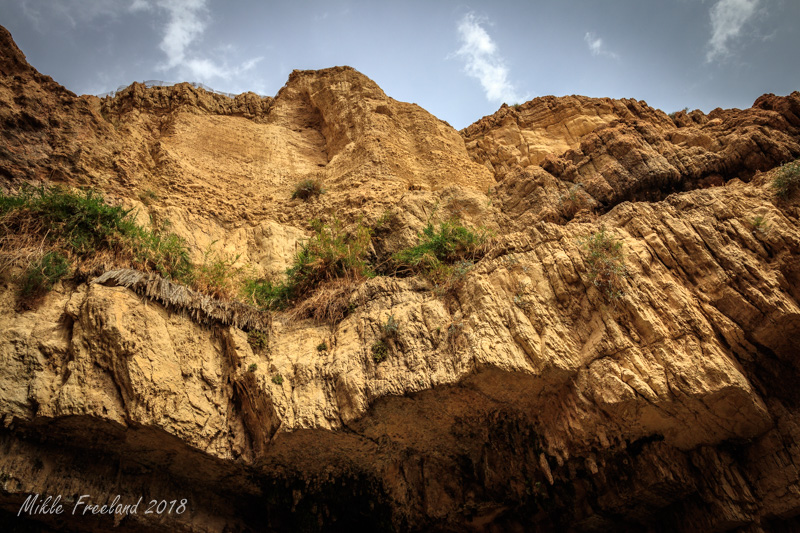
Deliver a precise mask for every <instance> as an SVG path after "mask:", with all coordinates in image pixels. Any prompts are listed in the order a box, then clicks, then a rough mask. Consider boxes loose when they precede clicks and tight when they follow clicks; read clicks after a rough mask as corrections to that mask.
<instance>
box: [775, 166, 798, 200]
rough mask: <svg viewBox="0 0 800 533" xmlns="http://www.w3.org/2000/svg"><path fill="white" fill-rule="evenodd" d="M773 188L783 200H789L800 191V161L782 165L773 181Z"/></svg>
mask: <svg viewBox="0 0 800 533" xmlns="http://www.w3.org/2000/svg"><path fill="white" fill-rule="evenodd" d="M772 188H773V189H774V190H775V194H777V195H778V196H779V197H781V198H789V197H790V196H792V194H794V192H795V191H796V190H797V189H800V159H798V160H795V161H792V162H791V163H786V164H785V165H782V166H781V167H780V168H779V169H778V171H777V172H776V173H775V177H774V178H773V179H772Z"/></svg>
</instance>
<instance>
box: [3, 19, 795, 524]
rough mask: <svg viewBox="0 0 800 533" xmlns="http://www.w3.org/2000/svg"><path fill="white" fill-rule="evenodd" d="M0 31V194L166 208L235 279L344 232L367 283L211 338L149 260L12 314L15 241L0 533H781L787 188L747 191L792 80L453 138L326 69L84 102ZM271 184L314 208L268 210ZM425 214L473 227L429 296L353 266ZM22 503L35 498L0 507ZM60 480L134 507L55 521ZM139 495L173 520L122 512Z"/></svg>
mask: <svg viewBox="0 0 800 533" xmlns="http://www.w3.org/2000/svg"><path fill="white" fill-rule="evenodd" d="M0 41H2V48H0V50H2V52H1V53H2V58H0V76H1V77H0V122H2V124H3V142H2V145H0V187H2V188H3V189H4V190H5V191H6V192H7V193H8V194H12V192H13V191H17V190H19V188H20V187H21V186H22V184H24V183H33V184H42V183H47V184H53V183H57V184H61V185H62V186H65V187H79V186H91V187H93V188H94V189H95V190H98V191H101V192H102V193H103V195H104V197H105V198H106V200H107V201H108V202H109V203H112V204H116V205H121V206H124V207H125V208H126V209H132V210H133V211H132V212H131V213H135V216H136V221H137V222H138V223H140V224H143V225H145V226H147V225H151V224H156V222H157V221H164V220H167V219H168V220H169V221H170V222H171V226H170V229H171V231H173V232H174V233H175V234H176V235H178V236H179V237H181V238H182V239H184V240H185V242H186V243H187V246H188V249H189V252H190V255H191V259H192V260H193V261H194V262H196V263H201V262H202V261H203V260H204V258H207V257H208V254H209V251H210V250H212V249H213V250H214V251H215V252H214V253H220V254H230V257H235V258H236V261H238V262H239V263H237V264H246V265H247V268H248V269H249V270H250V271H251V274H252V276H254V277H256V278H261V277H268V278H269V277H271V278H272V279H281V276H283V273H284V272H285V271H286V269H287V268H288V267H290V266H292V265H293V264H295V263H294V261H295V257H296V254H297V251H298V250H300V249H303V243H304V242H307V240H308V239H309V238H310V237H312V236H313V235H314V231H316V230H315V229H314V228H315V227H319V226H318V225H316V224H313V223H312V221H313V220H315V219H318V220H322V221H325V222H328V223H330V224H334V220H339V221H340V222H341V224H343V225H345V226H347V227H355V226H358V225H361V226H367V227H370V228H372V229H373V230H372V237H371V242H370V244H369V255H368V258H370V261H372V263H373V266H374V268H375V271H376V273H377V274H379V275H376V276H371V275H370V276H364V277H363V278H359V279H355V280H352V281H353V283H352V284H351V285H349V286H348V288H347V290H343V291H344V292H341V294H340V296H339V297H341V298H344V301H345V308H346V311H345V312H343V313H342V315H341V316H339V317H337V320H332V321H331V320H328V321H325V320H322V321H320V320H314V319H313V318H307V317H306V315H303V314H300V313H297V312H293V310H292V309H291V308H289V309H286V310H275V309H273V310H268V311H265V310H263V309H261V310H259V312H263V313H269V319H268V320H261V319H258V320H256V319H252V320H251V321H249V322H246V324H249V325H248V326H244V325H242V324H244V322H242V323H239V322H237V320H234V319H228V318H224V317H228V316H230V315H229V313H234V314H235V313H237V312H238V311H237V309H239V308H235V307H233V306H234V304H233V303H225V302H224V301H223V302H221V303H220V302H217V301H216V300H214V302H215V303H207V302H206V300H204V299H203V298H204V297H202V296H200V295H197V294H195V293H191V294H192V295H193V296H191V298H190V299H191V300H192V301H193V302H200V303H193V304H192V305H194V307H193V308H192V309H201V311H202V312H200V311H192V310H191V309H189V308H187V307H186V306H182V305H179V303H178V304H176V299H175V298H172V297H170V296H169V295H165V294H164V293H163V291H168V292H170V291H172V292H174V291H177V290H178V289H176V288H175V287H174V284H173V282H166V281H163V280H162V281H159V279H160V278H156V277H153V276H155V274H151V277H150V278H147V279H149V280H150V281H146V280H145V278H144V277H143V276H144V274H136V273H135V272H134V273H133V274H125V275H122V274H110V275H106V276H104V277H102V278H99V279H98V277H97V274H102V273H103V272H106V271H111V270H112V268H111V267H115V268H124V267H126V266H129V265H125V264H121V265H115V264H108V265H106V266H108V268H107V269H106V268H102V269H100V270H103V272H95V271H92V270H86V271H85V272H84V273H83V274H82V275H75V276H71V277H70V276H67V277H64V278H63V279H62V280H61V281H58V282H57V283H55V284H54V285H53V287H52V290H50V291H49V292H47V294H45V295H44V296H43V297H42V298H41V301H38V302H36V303H35V305H30V306H27V307H26V306H20V305H19V304H18V302H17V300H18V295H19V291H20V288H19V286H20V277H21V273H22V272H23V270H24V267H25V264H24V259H25V256H26V254H34V253H35V251H36V250H35V246H34V245H31V248H30V249H28V248H25V249H24V250H23V252H24V253H22V252H20V253H12V252H13V250H9V248H8V247H6V248H2V246H0V248H2V250H3V251H4V253H5V256H3V257H2V258H0V259H4V260H5V261H0V264H2V265H3V266H4V267H5V268H4V270H3V273H2V281H0V358H2V365H0V414H2V421H3V427H2V429H0V442H2V445H0V449H1V450H2V454H0V473H1V474H0V509H1V511H0V513H1V514H0V521H2V522H5V523H6V524H9V525H12V526H14V527H25V528H28V529H27V530H30V531H52V530H56V531H58V530H69V531H107V530H110V529H111V528H112V527H114V528H115V530H118V531H187V532H189V531H192V532H223V531H338V530H346V529H351V530H353V529H356V530H364V529H365V528H367V527H369V528H371V529H373V530H397V531H406V530H414V531H527V530H537V531H538V530H541V531H685V532H690V531H741V532H748V533H756V532H762V531H764V532H766V531H792V530H794V529H796V528H798V527H800V523H798V519H797V516H798V514H800V476H799V475H798V467H797V466H796V465H798V464H800V395H798V392H797V387H796V383H797V382H798V379H800V359H799V357H800V224H799V223H798V220H799V219H800V203H799V202H798V196H800V195H798V194H794V195H792V194H789V195H788V197H786V198H782V197H780V196H777V195H776V194H775V191H774V188H773V185H772V184H773V180H774V179H775V176H776V175H777V174H779V173H780V172H782V169H781V168H780V167H781V165H782V164H783V163H786V162H788V161H791V160H793V159H796V158H798V157H800V93H799V92H794V93H792V94H791V95H789V96H786V97H779V96H774V95H765V96H762V97H761V98H759V99H758V100H757V101H756V102H755V104H754V105H753V107H751V108H750V109H745V110H735V109H734V110H715V111H713V112H711V113H709V114H708V115H705V114H703V113H701V112H699V111H693V112H691V113H688V114H687V113H678V114H677V115H676V116H674V117H669V116H667V115H666V114H664V113H663V112H661V111H659V110H656V109H653V108H650V107H649V106H647V104H646V103H644V102H641V101H635V100H611V99H592V98H586V97H579V96H574V97H564V98H554V97H545V98H537V99H535V100H532V101H530V102H527V103H525V104H522V105H520V106H518V107H516V106H515V107H507V106H503V107H502V108H501V109H500V110H498V112H497V113H495V114H494V115H492V116H489V117H484V118H483V119H481V120H480V121H478V122H476V123H475V124H473V125H471V126H469V127H468V128H466V129H465V130H463V131H461V132H458V131H455V130H454V129H453V128H452V127H450V126H449V125H448V124H447V123H445V122H443V121H441V120H439V119H437V118H436V117H434V116H432V115H430V114H429V113H427V112H426V111H425V110H424V109H421V108H420V107H418V106H416V105H413V104H407V103H403V102H398V101H395V100H393V99H392V98H390V97H388V96H386V95H385V94H384V93H383V91H382V90H381V89H380V88H379V87H378V86H377V85H376V84H375V83H374V82H372V81H371V80H370V79H368V78H367V77H366V76H364V75H362V74H360V73H359V72H357V71H355V70H353V69H351V68H349V67H335V68H330V69H325V70H321V71H295V72H293V73H292V75H291V76H290V77H289V80H288V81H287V83H286V85H285V86H284V87H283V88H282V89H281V90H280V91H279V92H278V94H277V95H276V96H275V97H274V98H262V97H259V96H257V95H255V94H252V93H246V94H243V95H239V96H237V97H236V98H229V97H226V96H223V95H217V94H211V93H208V92H206V91H204V90H202V89H196V88H193V87H192V86H191V85H188V84H178V85H175V86H172V87H153V88H146V87H144V86H143V85H141V84H136V83H134V84H133V85H131V86H130V87H128V88H127V89H125V90H123V91H121V92H119V93H118V94H116V95H115V96H114V97H113V98H111V97H107V98H104V99H99V98H97V97H93V96H76V95H74V94H72V93H70V92H69V91H67V90H66V89H64V88H62V87H61V86H59V85H58V84H56V83H55V82H53V80H51V79H50V78H48V77H46V76H43V75H41V74H39V73H38V72H36V71H35V70H34V69H33V68H31V67H30V66H29V65H28V64H27V63H26V61H25V58H24V56H23V55H22V53H21V52H20V51H19V50H18V49H17V47H16V45H14V43H13V41H12V40H11V37H10V35H9V34H8V32H7V31H5V30H4V29H2V28H0ZM303 180H314V181H316V182H317V183H320V184H322V187H323V188H324V194H320V195H315V196H312V197H311V198H309V199H302V198H298V197H294V196H296V195H294V194H293V192H295V191H296V187H297V184H298V183H300V182H302V181H303ZM452 217H458V220H459V221H461V223H463V224H465V226H467V227H471V228H477V227H483V228H486V230H487V231H488V232H489V233H490V234H491V235H492V238H491V241H490V242H489V243H487V244H486V246H485V248H484V249H483V250H482V252H481V254H480V255H476V256H475V261H474V264H470V265H467V266H464V267H463V268H462V269H461V270H460V271H458V273H457V275H456V277H455V278H453V279H450V280H449V281H448V282H447V283H440V282H439V281H440V280H437V278H436V277H431V276H425V275H421V274H420V273H419V272H411V273H409V272H405V273H402V272H400V273H399V272H398V271H390V270H386V269H383V270H382V269H381V265H382V264H383V263H382V261H384V260H385V261H389V259H388V258H391V257H395V256H393V255H392V254H394V253H396V252H399V251H401V250H403V249H407V248H408V247H409V246H413V245H414V244H415V243H417V242H418V234H419V233H420V232H422V231H423V229H425V228H426V226H427V225H428V224H429V223H430V222H433V223H435V224H433V225H432V226H430V227H432V228H435V227H436V224H438V223H439V221H446V220H451V219H452ZM3 220H4V225H3V226H0V227H2V228H3V229H1V230H0V231H6V232H7V233H6V235H0V244H2V242H5V241H3V239H10V230H9V228H10V227H11V226H10V225H9V224H10V223H7V220H6V219H3ZM359 227H360V226H359ZM603 235H604V236H607V239H610V240H608V241H602V240H598V239H601V238H600V237H598V236H603ZM8 242H11V241H10V240H9V241H8ZM603 242H612V243H614V244H615V245H617V244H618V248H616V250H620V251H621V253H620V255H618V256H614V255H613V253H612V252H613V250H614V249H615V248H613V246H612V247H611V248H607V249H604V250H606V252H608V253H611V254H612V257H611V258H609V257H607V256H603V257H601V258H600V259H601V260H602V261H609V262H610V263H609V264H612V263H613V261H612V260H613V259H614V257H617V260H618V263H616V264H612V266H614V267H615V268H616V267H619V268H618V269H617V270H615V271H614V272H615V273H616V274H618V275H616V277H613V279H612V278H606V277H603V276H604V275H607V274H608V271H607V270H603V268H604V267H603V266H602V265H603V264H606V263H602V261H600V260H598V258H597V257H595V256H593V255H591V254H592V253H594V252H593V250H594V251H596V250H595V249H594V248H592V243H601V244H602V243H603ZM609 250H611V251H610V252H609ZM602 251H603V249H601V252H602ZM112 263H113V261H112ZM103 264H104V265H105V263H103ZM598 265H600V266H598ZM97 268H99V267H97ZM598 269H599V270H598ZM409 274H415V275H409ZM126 275H127V276H129V278H125V276H126ZM130 276H133V277H130ZM123 278H125V279H130V280H134V279H135V283H134V281H130V282H128V283H123V282H119V280H120V279H123ZM115 280H116V281H115ZM148 283H149V284H150V285H148ZM149 286H152V287H157V288H148V287H149ZM163 287H168V289H163ZM137 288H138V290H137ZM159 291H162V292H159ZM156 293H158V294H156ZM187 294H188V293H187ZM159 295H160V296H159ZM187 298H189V297H187ZM212 298H214V296H212ZM203 302H206V303H203ZM314 302H318V300H314ZM218 308H219V309H223V311H219V312H217V311H215V310H216V309H218ZM209 309H210V310H209ZM242 309H244V308H242ZM247 309H250V308H247ZM250 312H251V311H249V310H243V311H241V313H250ZM252 312H253V313H255V311H252ZM226 313H228V314H226ZM247 316H248V317H249V316H251V315H247ZM253 316H255V315H253ZM198 317H200V319H199V318H198ZM209 317H210V318H209ZM215 317H217V318H215ZM219 317H223V318H219ZM248 320H250V319H248ZM393 323H394V325H392V324H393ZM256 324H257V325H256ZM237 325H238V326H241V327H242V328H243V329H240V327H237ZM261 329H263V333H264V335H265V337H266V338H267V339H268V340H266V341H263V342H253V338H252V336H251V334H250V333H248V331H249V330H253V331H256V330H261ZM380 344H382V345H383V349H382V350H383V351H380V352H379V351H378V350H376V348H375V347H376V346H378V345H380ZM30 494H40V495H42V496H43V497H44V495H53V496H55V495H62V498H63V499H64V500H63V501H65V502H67V503H65V504H64V505H65V508H66V509H68V511H67V513H66V514H65V515H64V516H59V515H43V514H38V515H34V516H31V515H30V513H28V516H27V517H25V516H24V515H25V513H23V517H17V513H18V511H19V510H20V506H21V505H23V503H24V502H25V500H26V498H27V497H28V496H29V495H30ZM84 494H88V495H91V500H92V503H99V504H104V503H109V502H111V501H112V500H113V498H114V497H115V496H117V495H119V496H120V498H119V499H120V501H122V502H123V503H135V502H136V501H137V500H138V499H139V498H140V497H143V498H144V501H145V504H143V506H142V509H139V512H138V513H133V514H127V515H124V516H123V515H119V516H108V515H105V516H103V515H98V516H90V515H88V514H87V515H81V516H78V515H79V514H80V511H79V512H78V514H76V515H70V514H69V511H71V510H72V508H73V506H74V505H75V504H76V502H77V501H78V500H79V498H80V496H81V495H84ZM153 499H155V500H157V501H161V500H166V501H168V502H171V501H173V500H175V501H178V502H180V501H181V500H186V507H185V508H184V511H183V512H181V513H177V512H171V513H151V514H144V511H143V508H145V507H146V503H147V502H149V501H150V500H153Z"/></svg>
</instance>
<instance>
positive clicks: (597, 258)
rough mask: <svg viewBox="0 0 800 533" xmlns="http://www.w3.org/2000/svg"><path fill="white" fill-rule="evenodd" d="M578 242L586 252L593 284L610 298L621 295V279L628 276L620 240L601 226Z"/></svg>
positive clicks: (616, 297)
mask: <svg viewBox="0 0 800 533" xmlns="http://www.w3.org/2000/svg"><path fill="white" fill-rule="evenodd" d="M580 243H581V245H582V246H583V248H584V249H585V250H586V251H587V252H588V256H587V258H586V263H587V264H588V265H589V279H590V280H591V282H592V283H593V284H594V286H595V287H597V288H598V289H600V291H601V292H602V293H603V294H604V295H605V296H607V297H608V298H609V299H611V300H616V299H618V298H620V297H622V296H623V294H624V293H623V291H622V283H623V279H625V278H626V277H628V269H627V267H626V266H625V256H624V254H623V253H622V241H620V240H617V239H615V238H614V237H612V236H611V235H609V234H608V233H607V232H606V229H605V227H604V226H601V227H600V231H598V232H596V233H593V234H592V235H590V236H589V237H587V238H586V239H584V240H582V241H580Z"/></svg>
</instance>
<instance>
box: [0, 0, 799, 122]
mask: <svg viewBox="0 0 800 533" xmlns="http://www.w3.org/2000/svg"><path fill="white" fill-rule="evenodd" d="M798 22H800V1H799V0H647V1H645V0H529V1H521V0H520V1H504V0H495V1H494V2H492V3H491V4H489V3H488V2H473V3H472V4H469V3H465V2H464V1H463V0H392V1H384V0H351V1H337V0H325V1H318V0H293V1H283V2H278V1H257V0H242V1H238V0H0V24H2V25H3V26H5V27H6V28H8V29H9V31H11V33H12V35H13V36H14V39H15V41H16V42H17V44H18V45H19V46H20V48H21V49H22V51H23V52H24V53H25V54H26V56H27V58H28V61H29V62H30V63H31V64H32V65H33V66H34V67H36V68H37V69H38V70H39V71H41V72H43V73H45V74H48V75H50V76H52V77H53V78H54V79H55V80H56V81H58V82H60V83H61V84H63V85H65V86H66V87H67V88H68V89H70V90H72V91H74V92H76V93H79V94H83V93H89V94H98V93H103V92H106V91H110V90H114V89H116V88H117V87H118V86H120V85H127V84H129V83H130V82H132V81H137V80H138V81H142V80H151V79H157V80H165V81H198V82H202V83H205V84H206V85H209V86H211V87H213V88H214V89H217V90H220V91H225V92H235V93H239V92H243V91H247V90H252V91H254V92H257V93H260V94H264V95H270V96H272V95H274V94H275V93H277V92H278V90H279V89H280V87H281V86H282V85H283V84H284V83H285V82H286V79H287V77H288V75H289V73H290V72H291V71H292V70H293V69H319V68H325V67H330V66H334V65H350V66H352V67H355V68H356V69H358V70H360V71H361V72H363V73H364V74H366V75H367V76H369V77H370V78H372V79H373V80H375V81H376V82H377V83H378V84H379V85H380V86H381V87H382V88H383V90H384V91H385V92H386V93H387V94H388V95H389V96H391V97H393V98H396V99H398V100H403V101H407V102H415V103H417V104H419V105H421V106H422V107H424V108H426V109H427V110H428V111H430V112H431V113H433V114H434V115H436V116H438V117H439V118H441V119H444V120H447V121H448V122H449V123H450V124H452V125H453V126H454V127H456V128H463V127H465V126H467V125H469V124H471V123H472V122H474V121H475V120H477V119H479V118H480V117H482V116H484V115H488V114H491V113H493V112H494V111H495V110H497V108H498V107H499V106H500V105H501V104H502V103H503V102H506V103H508V104H513V103H517V102H523V101H526V100H529V99H531V98H534V97H536V96H543V95H548V94H554V95H559V96H560V95H566V94H583V95H588V96H610V97H614V98H623V97H627V98H637V99H640V100H646V101H647V103H649V104H650V105H651V106H654V107H658V108H661V109H663V110H664V111H667V112H670V111H675V110H678V109H682V108H684V107H689V108H692V109H694V108H699V109H702V110H704V111H706V112H708V111H710V110H711V109H713V108H715V107H739V108H742V107H749V106H750V105H751V104H752V103H753V101H754V100H755V99H756V98H757V97H758V96H760V95H761V94H763V93H767V92H772V93H775V94H781V95H785V94H788V93H790V92H792V91H793V90H800V52H798V51H799V50H800V31H798V29H797V26H798Z"/></svg>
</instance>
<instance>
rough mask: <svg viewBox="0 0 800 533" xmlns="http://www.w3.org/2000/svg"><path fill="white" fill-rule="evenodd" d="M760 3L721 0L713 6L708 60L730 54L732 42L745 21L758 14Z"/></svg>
mask: <svg viewBox="0 0 800 533" xmlns="http://www.w3.org/2000/svg"><path fill="white" fill-rule="evenodd" d="M758 3H759V0H719V1H718V2H717V3H715V4H714V5H713V6H711V9H710V10H709V15H710V16H711V38H710V39H709V40H708V46H709V49H708V53H707V54H706V61H707V62H711V61H713V60H715V59H717V58H724V57H726V56H728V55H729V54H730V48H729V46H730V42H731V41H733V40H734V39H736V38H737V37H738V36H739V34H740V33H741V31H742V27H743V26H744V25H745V23H746V22H747V21H748V20H750V19H751V18H752V17H753V15H755V14H756V8H757V7H758Z"/></svg>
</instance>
